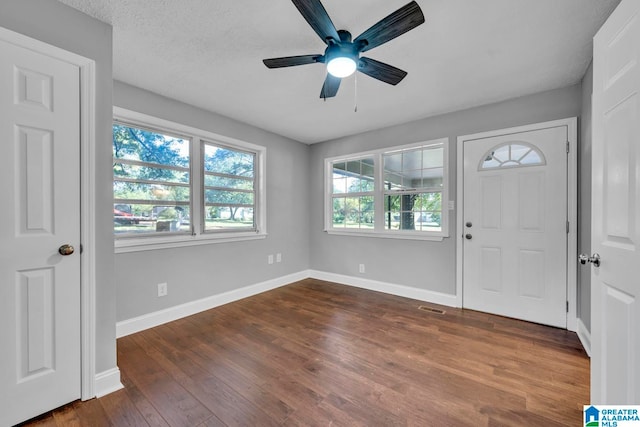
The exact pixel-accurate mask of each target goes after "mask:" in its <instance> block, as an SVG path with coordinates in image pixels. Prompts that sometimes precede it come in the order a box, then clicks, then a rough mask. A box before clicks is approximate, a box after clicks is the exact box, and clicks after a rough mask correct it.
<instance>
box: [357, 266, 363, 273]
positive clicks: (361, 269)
mask: <svg viewBox="0 0 640 427" xmlns="http://www.w3.org/2000/svg"><path fill="white" fill-rule="evenodd" d="M358 271H359V272H360V273H364V264H360V265H359V266H358Z"/></svg>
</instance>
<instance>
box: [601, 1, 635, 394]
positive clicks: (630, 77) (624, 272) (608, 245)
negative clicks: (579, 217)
mask: <svg viewBox="0 0 640 427" xmlns="http://www.w3.org/2000/svg"><path fill="white" fill-rule="evenodd" d="M593 64H594V69H593V76H594V81H593V164H592V167H593V175H592V177H593V178H592V180H593V182H592V228H591V232H592V234H591V248H592V250H593V251H594V253H596V254H599V255H600V257H601V265H600V266H599V267H597V266H596V265H595V264H593V267H592V274H591V286H592V292H591V340H592V341H591V353H592V354H591V401H592V402H593V403H594V404H603V405H605V404H611V405H613V404H615V405H623V404H627V405H629V404H636V405H638V404H640V303H639V302H638V298H640V278H639V276H640V2H638V1H636V0H623V1H622V2H621V3H620V4H619V5H618V8H617V9H616V10H615V11H614V12H613V14H612V15H611V16H610V17H609V19H608V20H607V22H606V23H605V24H604V26H603V27H602V28H601V29H600V31H599V32H598V34H597V35H596V37H595V39H594V60H593ZM591 260H592V261H593V260H594V259H593V258H592V259H591Z"/></svg>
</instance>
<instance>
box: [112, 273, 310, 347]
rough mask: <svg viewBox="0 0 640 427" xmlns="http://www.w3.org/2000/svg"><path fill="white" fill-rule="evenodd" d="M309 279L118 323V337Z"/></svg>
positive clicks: (292, 277)
mask: <svg viewBox="0 0 640 427" xmlns="http://www.w3.org/2000/svg"><path fill="white" fill-rule="evenodd" d="M308 277H309V274H308V271H301V272H298V273H293V274H289V275H287V276H283V277H278V278H276V279H272V280H267V281H266V282H262V283H257V284H255V285H250V286H245V287H244V288H240V289H234V290H232V291H229V292H224V293H222V294H218V295H212V296H210V297H206V298H202V299H199V300H196V301H191V302H188V303H185V304H180V305H177V306H175V307H169V308H166V309H164V310H160V311H156V312H153V313H149V314H145V315H142V316H139V317H134V318H133V319H128V320H123V321H121V322H118V323H116V337H117V338H120V337H124V336H127V335H130V334H133V333H136V332H140V331H143V330H145V329H149V328H153V327H154V326H159V325H162V324H164V323H167V322H172V321H174V320H178V319H181V318H183V317H187V316H191V315H192V314H196V313H200V312H202V311H206V310H210V309H212V308H215V307H218V306H221V305H224V304H228V303H230V302H233V301H237V300H240V299H243V298H247V297H250V296H253V295H257V294H260V293H262V292H266V291H270V290H271V289H275V288H279V287H281V286H284V285H288V284H289V283H293V282H297V281H299V280H302V279H306V278H308Z"/></svg>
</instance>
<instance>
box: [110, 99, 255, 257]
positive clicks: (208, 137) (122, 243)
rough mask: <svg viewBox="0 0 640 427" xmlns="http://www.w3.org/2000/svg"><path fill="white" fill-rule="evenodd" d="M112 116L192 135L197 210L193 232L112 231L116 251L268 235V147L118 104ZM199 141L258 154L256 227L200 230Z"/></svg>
mask: <svg viewBox="0 0 640 427" xmlns="http://www.w3.org/2000/svg"><path fill="white" fill-rule="evenodd" d="M113 118H114V120H120V121H123V122H125V123H128V124H131V125H133V126H135V125H139V126H142V127H147V128H151V129H157V130H159V131H164V132H167V133H169V134H172V135H175V134H176V133H177V134H182V135H185V136H188V137H189V138H190V139H191V147H190V150H191V151H190V158H191V161H192V166H191V170H192V174H191V183H192V186H193V190H194V191H193V195H192V197H191V199H192V200H191V206H192V210H193V211H192V217H194V215H193V213H195V212H197V215H195V218H197V220H196V223H195V224H194V226H193V230H194V234H175V235H167V234H163V235H161V236H153V235H145V236H143V237H131V236H123V237H120V238H119V237H118V236H117V235H115V236H114V237H115V238H114V249H115V253H127V252H138V251H148V250H156V249H167V248H179V247H185V246H197V245H207V244H214V243H228V242H238V241H245V240H256V239H264V238H266V237H267V219H266V212H267V198H266V173H265V165H266V157H267V149H266V148H265V147H262V146H259V145H256V144H252V143H249V142H245V141H240V140H237V139H234V138H229V137H227V136H223V135H218V134H216V133H213V132H209V131H205V130H202V129H198V128H194V127H191V126H187V125H183V124H180V123H176V122H172V121H169V120H165V119H160V118H158V117H154V116H149V115H147V114H143V113H139V112H136V111H131V110H127V109H124V108H121V107H115V106H114V107H113ZM201 141H207V142H210V143H220V144H222V145H225V146H228V147H231V148H233V147H236V148H238V149H244V150H248V151H253V152H255V153H256V154H257V156H256V157H257V159H256V169H257V173H256V181H257V182H256V184H257V188H256V200H255V203H256V207H255V210H256V214H257V220H256V230H251V231H237V232H224V233H213V232H206V233H205V232H203V231H202V230H201V228H202V227H201V221H202V218H201V216H202V212H201V211H202V197H201V195H200V193H201V188H202V179H201V176H202V173H201V171H200V167H199V166H200V165H199V160H198V161H197V167H194V163H193V159H200V147H201Z"/></svg>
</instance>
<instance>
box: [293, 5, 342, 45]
mask: <svg viewBox="0 0 640 427" xmlns="http://www.w3.org/2000/svg"><path fill="white" fill-rule="evenodd" d="M291 1H292V2H293V4H294V5H295V6H296V7H297V8H298V10H299V11H300V14H302V16H303V17H304V19H306V20H307V22H308V23H309V25H311V28H313V30H314V31H315V32H316V33H317V34H318V35H319V36H320V38H321V39H322V41H323V42H325V43H327V38H329V37H330V38H333V39H334V40H338V41H339V40H340V36H339V35H338V31H337V30H336V27H335V26H334V25H333V22H331V18H329V14H328V13H327V11H326V10H325V8H324V6H322V3H320V0H291ZM327 44H328V43H327Z"/></svg>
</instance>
